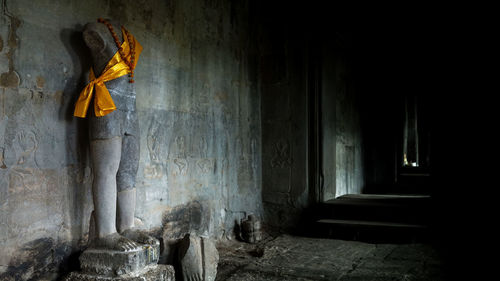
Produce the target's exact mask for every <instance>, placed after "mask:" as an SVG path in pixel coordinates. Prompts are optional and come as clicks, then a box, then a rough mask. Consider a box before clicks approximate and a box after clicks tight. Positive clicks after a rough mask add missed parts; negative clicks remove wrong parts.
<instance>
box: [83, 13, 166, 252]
mask: <svg viewBox="0 0 500 281" xmlns="http://www.w3.org/2000/svg"><path fill="white" fill-rule="evenodd" d="M100 21H101V20H100ZM107 25H108V26H107ZM109 25H111V26H112V28H110V27H109ZM113 30H115V31H116V32H115V35H113V33H112V31H113ZM114 37H115V38H114ZM83 38H84V41H85V43H86V45H87V46H88V48H89V49H90V51H91V54H92V65H93V71H94V73H95V77H99V76H100V75H101V73H102V72H103V71H104V70H105V67H106V65H107V64H108V62H109V61H110V59H111V58H112V57H113V56H114V55H115V54H116V53H117V51H118V47H117V43H118V42H116V40H115V39H116V38H118V39H119V40H120V42H123V40H127V38H123V36H122V32H121V25H120V24H119V23H117V22H114V21H109V20H106V21H104V23H103V22H96V23H88V24H86V25H85V27H84V31H83ZM129 79H130V78H129V76H127V75H124V76H121V77H119V78H116V79H113V80H110V81H107V82H106V83H105V86H106V88H107V89H108V91H109V93H110V95H111V97H112V99H113V102H114V104H115V106H116V110H114V111H112V112H111V113H109V114H107V115H105V116H102V117H97V116H96V114H95V112H94V107H93V106H90V107H89V110H88V116H89V122H90V126H89V127H90V158H91V161H92V168H93V173H94V181H93V184H92V193H93V194H92V195H93V202H94V211H93V213H92V218H91V229H92V228H93V229H94V231H91V232H94V233H91V237H92V236H94V237H93V238H92V241H91V244H90V246H91V247H94V248H104V249H109V250H118V251H128V250H133V249H136V248H137V247H139V245H138V243H144V244H158V240H156V239H155V238H152V237H151V236H148V235H146V234H145V233H143V232H142V231H140V230H138V229H136V228H134V213H135V203H136V188H135V179H136V174H137V169H138V165H139V123H138V118H137V113H136V92H135V86H134V84H133V83H130V81H129Z"/></svg>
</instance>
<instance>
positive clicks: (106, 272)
mask: <svg viewBox="0 0 500 281" xmlns="http://www.w3.org/2000/svg"><path fill="white" fill-rule="evenodd" d="M159 253H160V246H159V245H143V246H141V247H139V248H137V249H136V250H132V251H126V252H121V251H110V250H103V249H87V250H85V251H84V252H83V253H82V255H81V256H80V267H81V272H72V273H71V274H70V275H69V276H68V277H66V279H65V280H66V281H102V280H110V281H111V280H113V281H135V280H137V281H139V280H141V281H174V280H175V274H174V269H173V267H172V266H170V265H158V264H157V263H158V259H159Z"/></svg>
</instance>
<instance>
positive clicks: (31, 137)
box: [16, 131, 38, 165]
mask: <svg viewBox="0 0 500 281" xmlns="http://www.w3.org/2000/svg"><path fill="white" fill-rule="evenodd" d="M17 144H18V147H19V148H20V150H19V152H18V153H16V154H17V155H19V156H18V157H17V165H23V164H24V163H25V162H31V163H34V164H36V162H35V155H34V152H35V151H36V150H37V149H38V140H37V138H36V135H35V133H34V132H31V131H28V132H26V131H20V132H19V133H18V135H17ZM31 163H28V164H31Z"/></svg>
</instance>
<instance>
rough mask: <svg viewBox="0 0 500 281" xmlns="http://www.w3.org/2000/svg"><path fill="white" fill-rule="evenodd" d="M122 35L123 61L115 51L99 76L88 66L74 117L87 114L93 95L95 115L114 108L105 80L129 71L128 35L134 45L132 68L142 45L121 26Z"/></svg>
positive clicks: (82, 116)
mask: <svg viewBox="0 0 500 281" xmlns="http://www.w3.org/2000/svg"><path fill="white" fill-rule="evenodd" d="M122 35H123V43H122V45H121V48H122V49H123V53H124V54H125V60H126V61H127V62H125V61H124V60H123V59H122V57H121V55H120V52H118V51H117V52H116V53H115V55H114V56H113V57H112V58H111V60H110V61H109V62H108V64H107V65H106V67H105V68H104V70H103V72H102V74H101V76H99V77H97V78H96V77H95V74H94V71H93V69H92V68H90V73H89V80H90V82H89V83H88V84H87V86H86V87H85V88H84V89H83V90H82V92H81V93H80V96H79V97H78V100H77V101H76V105H75V112H74V113H73V115H74V116H76V117H81V118H85V116H86V115H87V110H88V108H89V105H90V101H91V100H92V96H94V90H95V97H94V112H95V115H96V116H97V117H102V116H104V115H106V114H109V113H111V112H113V111H114V110H115V109H116V106H115V103H114V102H113V99H112V98H111V94H110V93H109V91H108V89H107V88H106V85H105V84H104V83H105V82H108V81H110V80H113V79H116V78H118V77H122V76H124V75H127V74H129V73H130V72H131V70H130V67H129V66H128V64H127V63H129V62H130V59H131V57H132V54H131V52H130V46H129V43H128V40H127V38H128V36H130V38H131V39H132V40H133V42H134V46H135V59H134V64H133V68H135V66H136V65H137V61H138V60H139V55H140V53H141V51H142V46H141V45H140V44H139V42H138V41H137V40H136V39H135V37H134V36H133V35H132V34H131V33H130V32H129V31H128V30H126V29H125V28H123V27H122Z"/></svg>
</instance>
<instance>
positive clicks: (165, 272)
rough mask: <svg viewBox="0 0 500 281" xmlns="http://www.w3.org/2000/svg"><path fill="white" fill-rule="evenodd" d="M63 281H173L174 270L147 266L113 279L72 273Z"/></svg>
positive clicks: (159, 266)
mask: <svg viewBox="0 0 500 281" xmlns="http://www.w3.org/2000/svg"><path fill="white" fill-rule="evenodd" d="M64 280H65V281H175V272H174V268H173V266H171V265H166V264H157V265H149V266H147V267H145V268H143V269H142V270H139V271H136V272H132V273H129V274H124V275H120V276H115V277H106V276H99V275H91V274H85V273H81V272H72V273H71V274H70V275H69V276H68V277H66V279H64Z"/></svg>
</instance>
